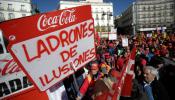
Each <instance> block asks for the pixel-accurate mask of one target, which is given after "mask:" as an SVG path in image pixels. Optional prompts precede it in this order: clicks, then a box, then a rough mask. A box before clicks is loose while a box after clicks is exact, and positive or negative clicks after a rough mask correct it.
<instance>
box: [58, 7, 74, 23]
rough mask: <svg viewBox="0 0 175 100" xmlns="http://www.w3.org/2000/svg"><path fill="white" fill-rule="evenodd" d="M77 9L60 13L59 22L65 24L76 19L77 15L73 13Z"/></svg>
mask: <svg viewBox="0 0 175 100" xmlns="http://www.w3.org/2000/svg"><path fill="white" fill-rule="evenodd" d="M74 12H75V10H65V11H63V12H62V13H61V15H60V20H59V24H60V25H64V24H68V23H71V22H74V21H75V15H73V13H74Z"/></svg>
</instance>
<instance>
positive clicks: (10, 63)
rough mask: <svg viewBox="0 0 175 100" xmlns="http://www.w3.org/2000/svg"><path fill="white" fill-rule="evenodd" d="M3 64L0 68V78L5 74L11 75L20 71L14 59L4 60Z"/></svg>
mask: <svg viewBox="0 0 175 100" xmlns="http://www.w3.org/2000/svg"><path fill="white" fill-rule="evenodd" d="M1 62H2V61H1ZM5 62H6V64H5V66H4V67H2V69H1V68H0V76H4V75H6V74H11V73H14V72H18V71H20V70H21V69H20V67H18V65H17V63H16V62H15V61H14V59H10V60H6V61H4V62H3V63H5Z"/></svg>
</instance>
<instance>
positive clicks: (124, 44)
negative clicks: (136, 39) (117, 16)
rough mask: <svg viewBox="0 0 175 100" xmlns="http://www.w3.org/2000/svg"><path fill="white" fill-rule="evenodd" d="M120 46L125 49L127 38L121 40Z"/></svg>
mask: <svg viewBox="0 0 175 100" xmlns="http://www.w3.org/2000/svg"><path fill="white" fill-rule="evenodd" d="M122 46H123V47H127V46H128V38H122Z"/></svg>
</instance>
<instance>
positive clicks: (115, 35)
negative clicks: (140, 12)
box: [109, 34, 117, 40]
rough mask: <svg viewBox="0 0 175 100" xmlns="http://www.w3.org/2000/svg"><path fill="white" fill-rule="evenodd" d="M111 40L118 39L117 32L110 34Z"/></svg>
mask: <svg viewBox="0 0 175 100" xmlns="http://www.w3.org/2000/svg"><path fill="white" fill-rule="evenodd" d="M109 40H117V34H109Z"/></svg>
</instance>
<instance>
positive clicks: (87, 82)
mask: <svg viewBox="0 0 175 100" xmlns="http://www.w3.org/2000/svg"><path fill="white" fill-rule="evenodd" d="M102 77H103V76H102V73H101V72H100V71H99V65H98V63H96V62H92V64H91V67H90V72H89V74H88V75H87V76H86V78H85V79H84V82H83V84H82V86H81V88H80V91H79V93H78V96H77V98H76V100H81V99H82V98H83V97H84V96H86V97H85V98H87V97H88V100H91V99H92V98H91V96H92V92H93V89H94V88H93V87H94V84H95V81H97V80H98V79H100V78H102Z"/></svg>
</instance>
